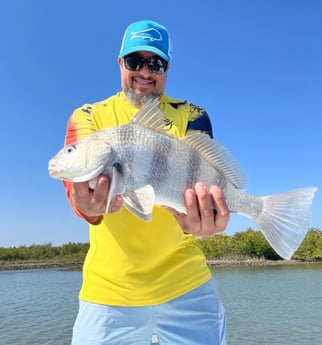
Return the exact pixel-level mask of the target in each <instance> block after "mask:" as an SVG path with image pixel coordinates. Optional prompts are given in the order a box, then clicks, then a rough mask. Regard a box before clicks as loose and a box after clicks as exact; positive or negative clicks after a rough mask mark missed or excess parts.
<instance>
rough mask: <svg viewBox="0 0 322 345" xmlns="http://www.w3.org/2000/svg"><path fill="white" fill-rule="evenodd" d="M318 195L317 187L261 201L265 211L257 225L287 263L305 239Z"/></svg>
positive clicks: (275, 195) (256, 220) (268, 197)
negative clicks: (311, 210) (313, 204)
mask: <svg viewBox="0 0 322 345" xmlns="http://www.w3.org/2000/svg"><path fill="white" fill-rule="evenodd" d="M316 191H317V188H316V187H310V188H303V189H297V190H293V191H290V192H286V193H281V194H273V195H266V196H260V197H259V198H260V199H261V201H262V205H263V207H262V210H261V212H260V213H259V214H258V215H257V217H254V221H255V222H256V224H257V225H258V226H259V228H260V229H261V231H262V233H263V234H264V236H265V238H266V239H267V241H268V242H269V243H270V245H271V246H272V247H273V249H274V250H275V251H276V252H277V253H278V254H279V255H280V256H281V257H282V258H284V259H288V260H289V259H291V257H292V255H293V254H294V252H295V251H296V250H297V248H298V247H299V246H300V244H301V242H302V241H303V239H304V237H305V236H306V233H307V231H308V227H309V218H310V208H311V204H312V200H313V197H314V194H315V192H316Z"/></svg>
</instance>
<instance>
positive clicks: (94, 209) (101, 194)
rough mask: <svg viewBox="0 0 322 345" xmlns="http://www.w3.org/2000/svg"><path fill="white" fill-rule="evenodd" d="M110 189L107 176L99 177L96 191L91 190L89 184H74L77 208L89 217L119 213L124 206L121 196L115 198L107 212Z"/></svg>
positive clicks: (73, 195) (74, 197) (73, 196)
mask: <svg viewBox="0 0 322 345" xmlns="http://www.w3.org/2000/svg"><path fill="white" fill-rule="evenodd" d="M109 188H110V179H109V178H108V177H107V176H105V175H100V176H98V178H97V182H96V186H95V189H91V188H90V187H89V183H88V182H77V183H76V182H75V183H73V190H72V198H73V200H74V204H75V206H76V208H77V209H78V210H79V211H80V212H81V213H83V214H84V215H86V216H88V217H97V216H100V215H102V214H104V213H113V212H116V211H118V210H119V209H120V208H121V207H122V205H123V198H122V196H121V195H117V196H115V197H114V198H113V199H112V201H111V203H110V205H109V209H108V210H106V204H107V196H108V192H109Z"/></svg>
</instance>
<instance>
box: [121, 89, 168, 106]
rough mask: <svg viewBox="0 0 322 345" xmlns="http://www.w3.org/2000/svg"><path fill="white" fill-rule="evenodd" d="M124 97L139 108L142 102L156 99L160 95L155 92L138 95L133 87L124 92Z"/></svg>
mask: <svg viewBox="0 0 322 345" xmlns="http://www.w3.org/2000/svg"><path fill="white" fill-rule="evenodd" d="M125 95H126V98H127V99H128V100H129V102H131V103H132V104H133V105H135V106H136V107H138V108H141V107H142V105H143V104H145V103H147V102H148V101H150V100H153V99H157V98H159V97H160V96H161V95H158V94H157V93H152V94H151V95H148V96H139V95H137V94H136V93H135V92H134V90H133V89H128V90H127V91H126V92H125Z"/></svg>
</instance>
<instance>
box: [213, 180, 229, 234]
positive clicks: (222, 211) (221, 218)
mask: <svg viewBox="0 0 322 345" xmlns="http://www.w3.org/2000/svg"><path fill="white" fill-rule="evenodd" d="M209 194H210V195H211V196H212V199H213V202H214V206H215V210H216V216H215V218H214V219H215V226H216V231H215V232H216V233H218V232H223V231H224V230H225V228H226V226H227V224H228V221H229V217H230V213H229V210H228V207H227V204H226V200H225V197H224V195H223V193H222V191H221V190H220V189H219V188H218V187H217V186H211V187H210V189H209Z"/></svg>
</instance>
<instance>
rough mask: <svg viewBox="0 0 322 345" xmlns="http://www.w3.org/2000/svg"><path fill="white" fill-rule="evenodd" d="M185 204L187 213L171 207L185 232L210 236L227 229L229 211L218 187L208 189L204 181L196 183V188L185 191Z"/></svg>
mask: <svg viewBox="0 0 322 345" xmlns="http://www.w3.org/2000/svg"><path fill="white" fill-rule="evenodd" d="M185 204H186V210H187V214H183V213H179V212H177V211H175V210H173V209H170V212H171V213H172V214H173V215H174V217H175V218H176V219H177V221H178V223H179V225H180V226H181V228H182V231H183V232H185V233H190V234H194V235H196V236H204V237H208V236H212V235H214V234H215V233H220V232H223V231H224V230H225V228H226V226H227V223H228V220H229V211H228V208H227V205H226V201H225V198H224V196H223V194H222V192H221V190H220V189H219V188H218V187H216V186H211V187H210V188H209V190H208V189H207V187H206V186H205V185H204V184H203V183H199V182H198V183H196V185H195V188H194V189H187V191H186V192H185Z"/></svg>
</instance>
